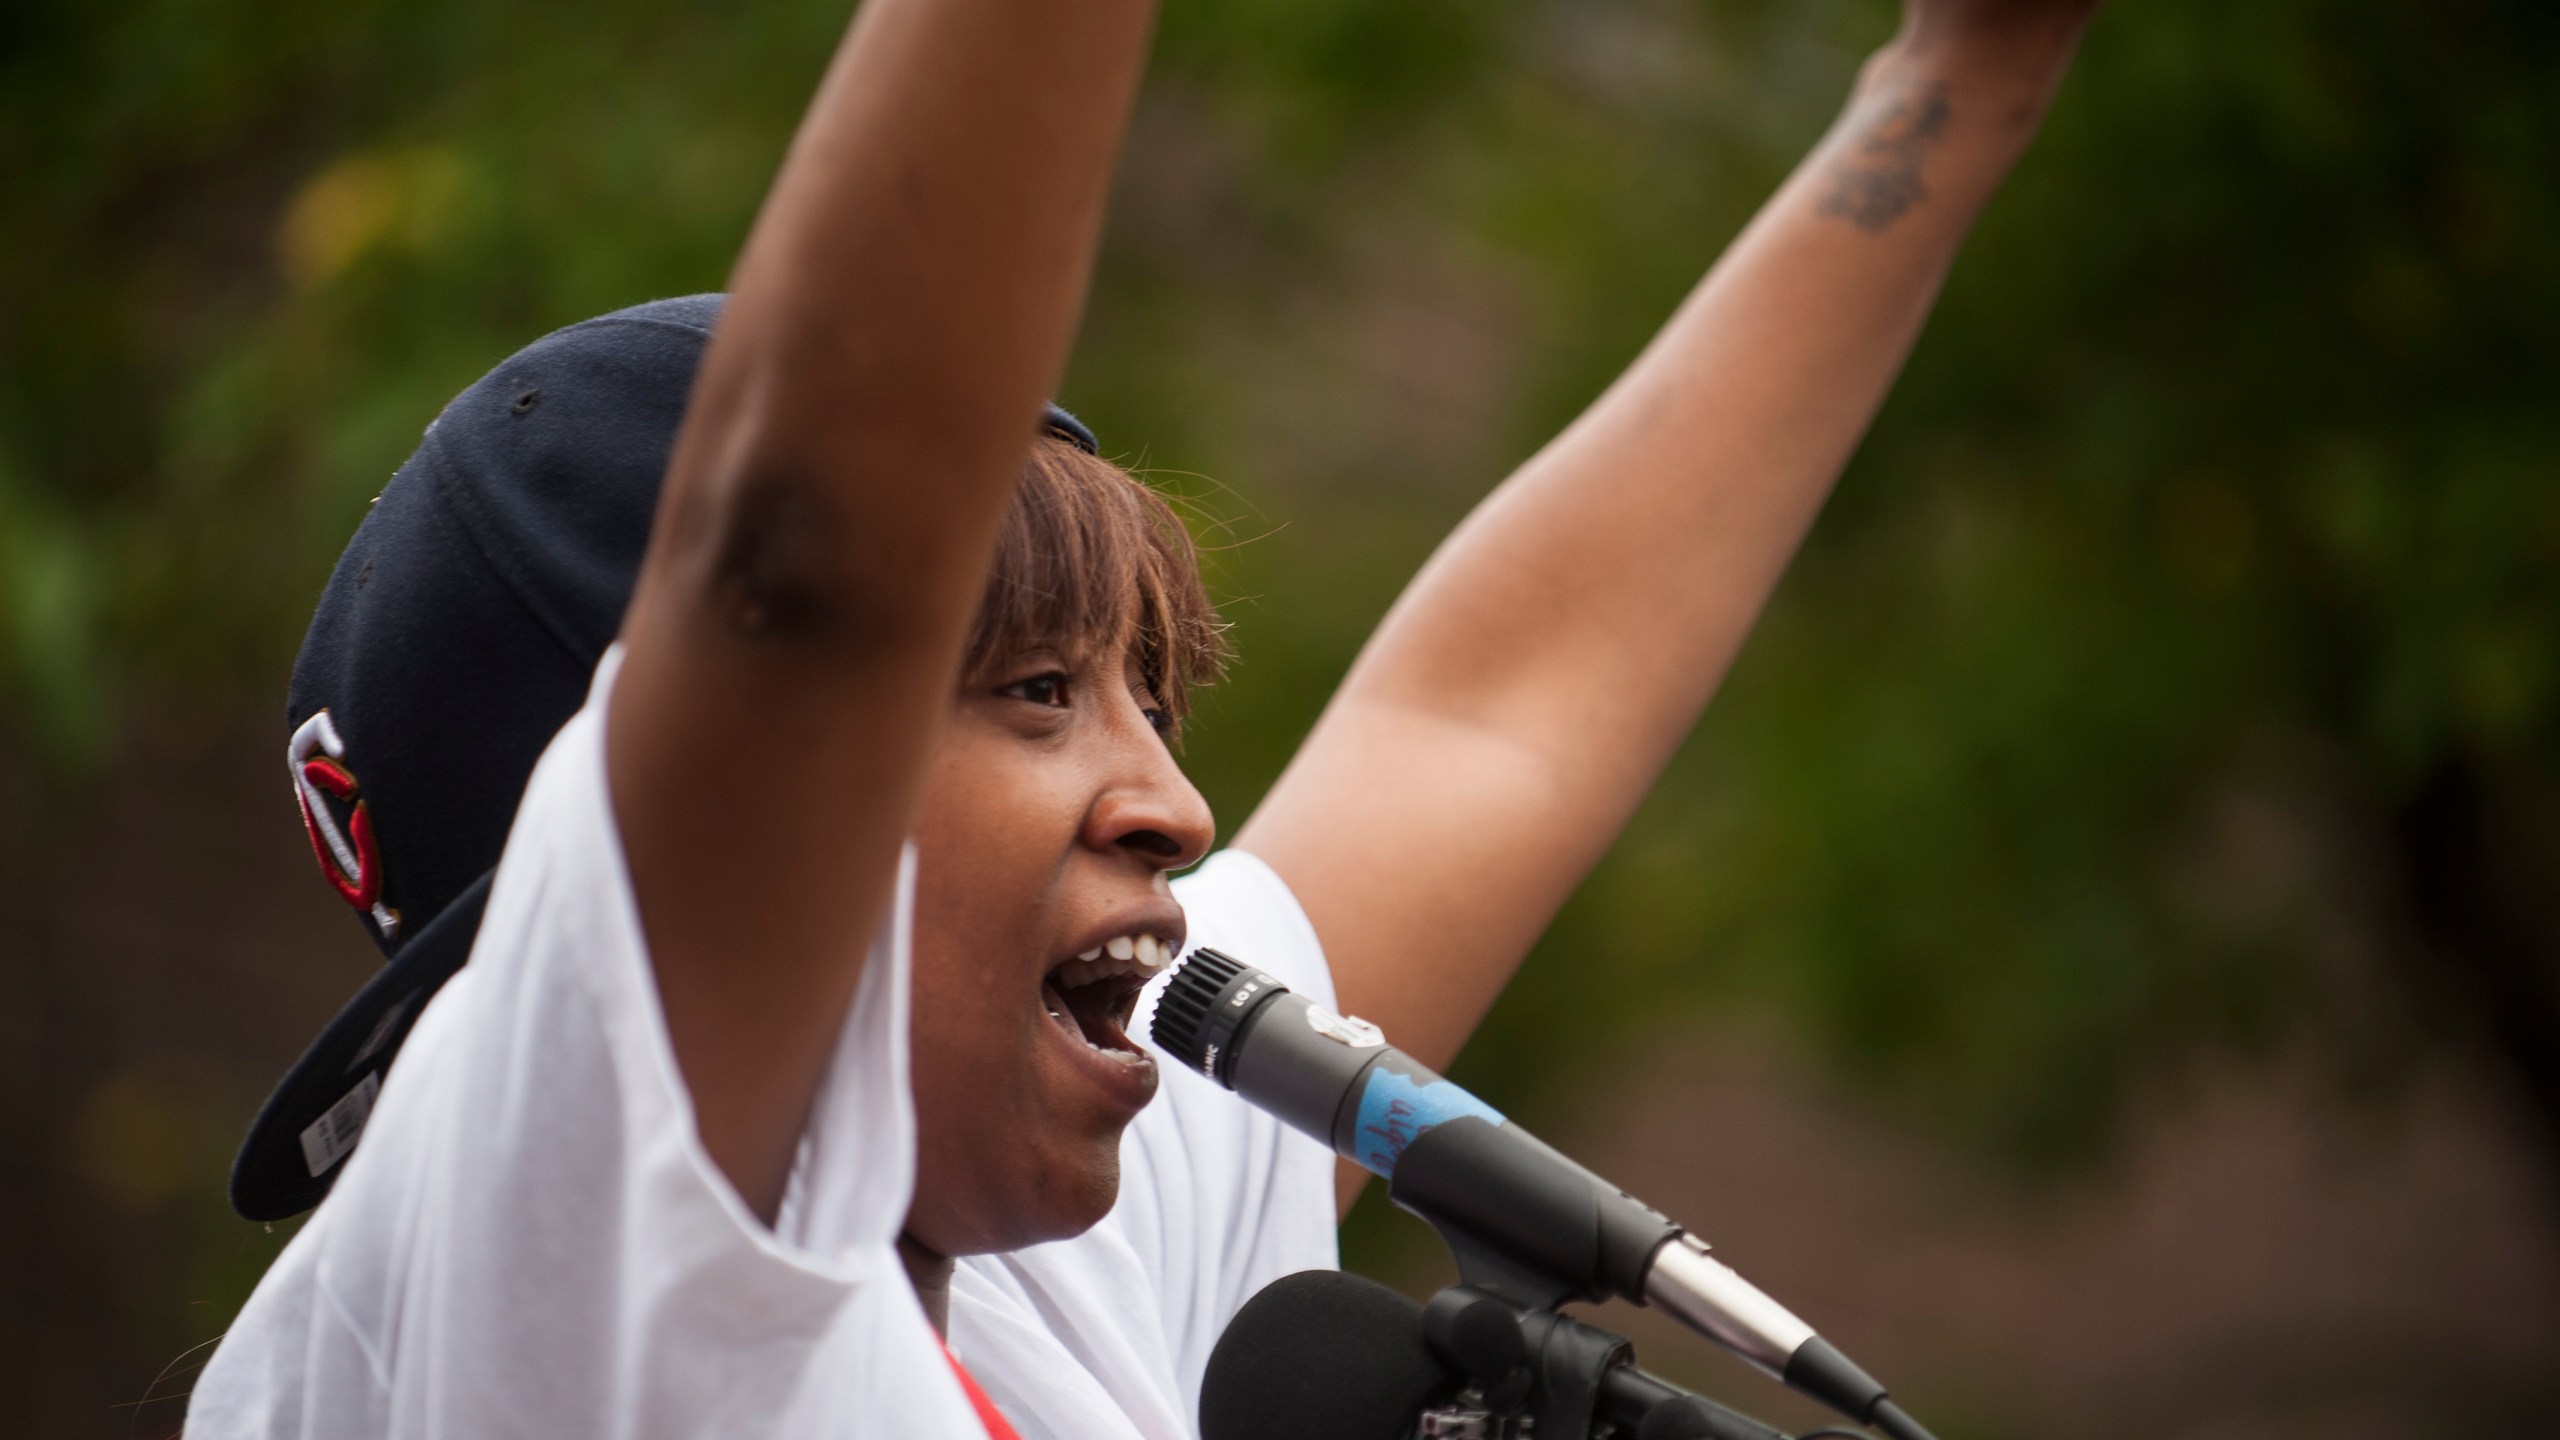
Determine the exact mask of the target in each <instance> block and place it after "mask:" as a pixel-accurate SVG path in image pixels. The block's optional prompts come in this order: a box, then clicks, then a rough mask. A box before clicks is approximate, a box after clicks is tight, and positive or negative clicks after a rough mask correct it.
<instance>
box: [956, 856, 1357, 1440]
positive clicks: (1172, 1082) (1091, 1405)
mask: <svg viewBox="0 0 2560 1440" xmlns="http://www.w3.org/2000/svg"><path fill="white" fill-rule="evenodd" d="M1173 888H1174V894H1175V896H1176V897H1177V898H1179V899H1180V900H1181V902H1182V908H1183V913H1184V917H1185V920H1186V923H1187V925H1188V927H1189V939H1190V943H1191V944H1194V945H1207V946H1211V947H1214V948H1216V949H1219V950H1223V951H1226V952H1227V953H1228V954H1231V955H1233V956H1235V957H1236V958H1237V959H1239V960H1242V961H1244V962H1245V963H1246V964H1248V965H1252V966H1255V967H1257V968H1259V969H1262V970H1267V971H1269V972H1270V973H1272V974H1273V975H1276V976H1278V977H1279V978H1280V979H1281V980H1282V981H1283V982H1284V983H1286V984H1287V985H1288V986H1289V988H1291V989H1293V990H1295V991H1297V992H1298V993H1299V994H1302V995H1304V996H1306V997H1307V998H1308V999H1310V1000H1313V1001H1315V1002H1316V1003H1317V1004H1320V1005H1324V1006H1327V1007H1331V1006H1332V1005H1333V1004H1334V996H1333V976H1332V972H1331V971H1330V970H1328V969H1327V968H1326V965H1325V958H1324V950H1323V947H1322V946H1320V945H1319V944H1317V942H1316V935H1315V930H1314V927H1312V926H1311V925H1309V924H1308V923H1307V917H1306V914H1305V912H1304V911H1302V910H1300V909H1299V908H1298V902H1297V899H1296V897H1294V896H1292V895H1291V894H1290V893H1289V887H1288V886H1287V885H1285V884H1283V883H1282V882H1281V880H1280V877H1279V876H1278V875H1276V874H1274V873H1272V870H1271V867H1270V866H1268V865H1265V864H1263V863H1262V861H1260V860H1258V859H1256V858H1255V857H1253V856H1252V855H1249V854H1246V853H1244V852H1242V851H1236V850H1229V851H1226V852H1224V853H1222V854H1220V855H1218V856H1216V857H1214V858H1212V859H1211V860H1210V861H1209V863H1207V864H1206V865H1203V866H1201V867H1200V868H1199V869H1198V870H1196V871H1194V872H1192V873H1191V874H1190V875H1187V876H1185V877H1183V878H1182V879H1180V880H1177V881H1175V882H1174V887H1173ZM1162 989H1163V981H1162V980H1161V979H1159V980H1158V981H1157V982H1156V983H1155V984H1154V985H1151V986H1150V987H1149V988H1148V990H1147V991H1146V993H1145V995H1144V996H1143V997H1142V998H1141V1000H1140V1002H1139V1006H1138V1011H1137V1014H1136V1016H1135V1017H1134V1019H1133V1021H1132V1023H1131V1024H1130V1026H1129V1032H1130V1033H1131V1034H1132V1035H1141V1036H1143V1035H1145V1034H1146V1031H1147V1022H1148V1021H1149V1020H1150V1019H1151V1018H1152V1017H1153V1015H1154V1013H1155V1002H1156V996H1157V995H1158V994H1159V993H1160V992H1161V991H1162ZM1157 1063H1158V1064H1159V1065H1160V1066H1161V1067H1162V1069H1163V1073H1164V1083H1163V1086H1162V1088H1161V1089H1160V1090H1159V1091H1158V1092H1157V1094H1156V1099H1155V1103H1153V1104H1151V1105H1149V1106H1148V1107H1147V1108H1146V1109H1145V1110H1143V1111H1141V1112H1139V1115H1138V1118H1137V1120H1136V1121H1135V1122H1134V1123H1132V1124H1131V1125H1130V1127H1129V1129H1128V1132H1127V1134H1126V1135H1125V1136H1124V1137H1123V1138H1122V1140H1121V1143H1120V1202H1119V1204H1118V1205H1117V1206H1116V1207H1115V1208H1114V1209H1113V1210H1112V1212H1111V1214H1110V1215H1109V1216H1108V1217H1106V1218H1105V1219H1104V1220H1103V1222H1102V1223H1101V1224H1099V1225H1097V1226H1095V1227H1094V1228H1093V1229H1091V1230H1089V1231H1087V1232H1086V1233H1084V1234H1083V1235H1080V1236H1078V1237H1076V1238H1075V1239H1073V1240H1062V1241H1059V1242H1057V1243H1056V1244H1051V1245H1038V1246H1034V1247H1032V1248H1030V1249H1028V1250H1018V1251H1014V1252H1012V1253H1010V1254H1005V1255H984V1256H974V1257H971V1258H969V1259H966V1260H963V1261H962V1262H961V1263H960V1265H959V1269H958V1273H957V1274H956V1275H954V1276H953V1278H952V1285H951V1348H952V1349H953V1350H954V1351H955V1352H957V1353H958V1354H959V1355H960V1357H961V1358H962V1360H964V1361H965V1362H967V1364H968V1366H969V1372H970V1374H972V1375H974V1376H975V1377H977V1381H978V1383H979V1385H980V1386H982V1387H984V1389H985V1390H986V1392H987V1394H988V1396H989V1397H990V1398H991V1399H993V1400H994V1401H995V1403H996V1406H997V1408H999V1409H1001V1410H1002V1411H1003V1412H1004V1414H1005V1418H1006V1419H1008V1420H1010V1421H1012V1422H1013V1425H1014V1428H1015V1429H1016V1430H1019V1431H1020V1432H1021V1433H1022V1437H1023V1440H1188V1437H1191V1436H1194V1435H1196V1434H1198V1433H1199V1418H1198V1417H1199V1409H1200V1376H1201V1372H1202V1370H1203V1369H1204V1368H1205V1367H1206V1366H1207V1365H1208V1363H1209V1351H1210V1349H1211V1348H1212V1347H1213V1346H1215V1345H1216V1344H1217V1341H1218V1336H1219V1334H1220V1333H1221V1332H1223V1331H1224V1330H1225V1329H1226V1326H1227V1322H1228V1321H1229V1320H1231V1319H1233V1318H1234V1317H1235V1313H1236V1311H1237V1310H1238V1309H1239V1308H1241V1307H1242V1306H1243V1304H1244V1302H1245V1301H1247V1300H1249V1299H1251V1298H1253V1294H1254V1292H1255V1291H1257V1290H1260V1289H1261V1288H1262V1287H1263V1286H1265V1285H1267V1284H1269V1283H1271V1282H1272V1281H1274V1280H1276V1279H1279V1278H1280V1277H1281V1276H1283V1275H1287V1274H1291V1273H1293V1272H1295V1271H1299V1270H1314V1269H1331V1268H1333V1267H1334V1266H1335V1265H1336V1264H1337V1263H1338V1260H1337V1251H1336V1248H1335V1240H1334V1188H1333V1177H1334V1161H1333V1152H1332V1150H1330V1149H1329V1148H1327V1147H1326V1146H1324V1145H1322V1144H1319V1143H1318V1142H1316V1141H1314V1140H1311V1139H1309V1138H1307V1137H1306V1136H1303V1135H1300V1134H1298V1133H1297V1132H1296V1131H1294V1130H1290V1129H1288V1128H1286V1127H1284V1126H1283V1125H1281V1124H1280V1122H1279V1121H1277V1120H1274V1119H1272V1118H1271V1117H1270V1116H1269V1115H1266V1114H1264V1113H1263V1112H1262V1111H1260V1110H1257V1109H1254V1108H1253V1107H1252V1106H1250V1105H1247V1104H1246V1103H1245V1102H1244V1101H1243V1100H1242V1099H1240V1098H1239V1097H1237V1096H1236V1095H1234V1094H1232V1093H1230V1092H1228V1091H1227V1090H1224V1089H1222V1088H1220V1087H1219V1086H1217V1085H1216V1084H1213V1083H1212V1082H1210V1081H1208V1080H1206V1079H1203V1078H1202V1077H1201V1076H1200V1075H1199V1074H1197V1073H1196V1072H1194V1071H1191V1070H1189V1069H1186V1068H1185V1067H1184V1066H1183V1065H1182V1064H1181V1063H1180V1062H1179V1061H1176V1060H1174V1059H1172V1058H1171V1057H1169V1056H1166V1055H1164V1054H1163V1053H1162V1052H1158V1053H1157Z"/></svg>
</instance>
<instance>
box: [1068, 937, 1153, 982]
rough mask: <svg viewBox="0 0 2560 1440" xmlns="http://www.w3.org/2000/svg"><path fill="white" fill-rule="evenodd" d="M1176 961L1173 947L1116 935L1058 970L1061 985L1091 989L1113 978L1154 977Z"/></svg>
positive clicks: (1151, 939) (1149, 940) (1146, 938)
mask: <svg viewBox="0 0 2560 1440" xmlns="http://www.w3.org/2000/svg"><path fill="white" fill-rule="evenodd" d="M1172 961H1173V946H1172V945H1171V944H1169V943H1167V942H1166V941H1163V940H1159V939H1157V938H1156V937H1155V936H1153V935H1114V936H1112V937H1111V938H1110V939H1108V940H1105V941H1103V942H1102V943H1101V944H1099V945H1096V946H1094V947H1093V948H1092V949H1090V950H1087V951H1085V952H1084V953H1082V954H1080V955H1078V956H1076V958H1074V959H1073V960H1070V961H1068V962H1067V963H1066V964H1064V965H1061V966H1059V967H1058V970H1057V976H1058V983H1059V984H1061V985H1089V984H1092V983H1093V982H1094V981H1096V980H1103V979H1108V978H1110V977H1111V976H1114V975H1152V974H1154V973H1155V972H1156V971H1158V970H1161V969H1163V968H1164V967H1165V966H1167V965H1169V964H1171V963H1172Z"/></svg>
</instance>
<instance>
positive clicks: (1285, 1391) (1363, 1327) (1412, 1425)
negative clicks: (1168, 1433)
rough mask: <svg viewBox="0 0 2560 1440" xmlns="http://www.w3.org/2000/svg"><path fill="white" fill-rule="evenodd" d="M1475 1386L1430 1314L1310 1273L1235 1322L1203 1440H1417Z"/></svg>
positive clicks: (1216, 1352)
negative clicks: (1430, 1418)
mask: <svg viewBox="0 0 2560 1440" xmlns="http://www.w3.org/2000/svg"><path fill="white" fill-rule="evenodd" d="M1463 1380H1464V1377H1463V1376H1461V1375H1459V1374H1458V1373H1457V1372H1455V1371H1453V1370H1451V1369H1449V1368H1448V1367H1446V1366H1444V1365H1442V1364H1441V1363H1440V1360H1439V1358H1438V1357H1437V1356H1435V1355H1433V1354H1432V1353H1431V1348H1430V1346H1429V1345H1427V1344H1425V1343H1424V1341H1423V1334H1422V1311H1421V1309H1420V1307H1418V1306H1416V1305H1415V1304H1414V1303H1413V1302H1412V1301H1410V1300H1408V1299H1406V1298H1405V1297H1403V1296H1402V1295H1399V1294H1397V1293H1396V1292H1395V1291H1393V1290H1390V1289H1388V1288H1387V1287H1386V1286H1384V1285H1381V1284H1379V1283H1378V1282H1377V1281H1375V1280H1370V1279H1365V1278H1363V1277H1361V1276H1358V1275H1352V1274H1348V1273H1346V1272H1344V1271H1340V1270H1301V1271H1299V1272H1298V1273H1297V1274H1294V1275H1284V1276H1282V1277H1281V1278H1279V1279H1277V1280H1274V1281H1272V1282H1271V1283H1270V1284H1268V1285H1265V1286H1264V1287H1262V1289H1261V1290H1260V1291H1259V1292H1258V1293H1256V1294H1255V1295H1254V1297H1253V1298H1252V1299H1250V1300H1248V1301H1246V1302H1245V1303H1244V1308H1243V1309H1241V1310H1239V1311H1237V1312H1236V1318H1235V1319H1233V1320H1231V1321H1229V1322H1228V1323H1227V1328H1226V1332H1225V1333H1224V1334H1222V1335H1220V1336H1219V1337H1218V1344H1217V1348H1215V1349H1213V1350H1211V1351H1210V1352H1209V1368H1208V1370H1207V1371H1206V1373H1204V1374H1203V1375H1202V1376H1201V1379H1200V1440H1307V1437H1308V1436H1311V1435H1320V1436H1325V1437H1328V1440H1409V1437H1411V1436H1412V1435H1413V1434H1414V1432H1415V1429H1416V1427H1417V1426H1418V1425H1419V1423H1420V1421H1421V1416H1422V1412H1423V1411H1424V1410H1425V1409H1428V1408H1429V1407H1431V1406H1433V1405H1436V1404H1438V1403H1440V1402H1442V1401H1444V1400H1446V1399H1448V1398H1449V1397H1451V1396H1453V1395H1455V1394H1456V1393H1457V1391H1458V1387H1459V1386H1460V1384H1461V1383H1463Z"/></svg>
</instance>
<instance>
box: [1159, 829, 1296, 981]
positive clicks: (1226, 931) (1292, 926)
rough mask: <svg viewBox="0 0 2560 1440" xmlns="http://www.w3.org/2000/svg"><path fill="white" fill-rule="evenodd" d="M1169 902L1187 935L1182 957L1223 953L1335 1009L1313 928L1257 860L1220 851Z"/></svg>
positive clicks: (1274, 874)
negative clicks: (1187, 952)
mask: <svg viewBox="0 0 2560 1440" xmlns="http://www.w3.org/2000/svg"><path fill="white" fill-rule="evenodd" d="M1173 895H1174V898H1175V899H1176V900H1179V901H1181V902H1182V912H1183V916H1184V918H1185V921H1186V923H1187V924H1188V927H1189V937H1188V939H1187V940H1186V941H1185V948H1186V949H1196V948H1198V947H1200V946H1203V945H1205V946H1208V947H1210V948H1212V949H1216V950H1223V951H1225V952H1227V953H1228V954H1230V955H1233V956H1235V957H1236V958H1237V959H1239V960H1242V961H1244V962H1245V963H1246V964H1248V965H1251V966H1253V967H1255V968H1256V969H1259V970H1266V971H1269V972H1270V973H1271V974H1273V975H1277V976H1279V977H1280V979H1281V980H1282V981H1283V982H1284V983H1286V984H1287V985H1288V986H1289V988H1290V989H1292V990H1295V991H1297V992H1298V993H1299V994H1302V995H1305V996H1306V997H1308V998H1309V999H1311V1000H1314V1001H1315V1002H1316V1003H1318V1004H1320V1005H1328V1006H1329V1005H1332V1004H1333V1003H1334V994H1333V970H1332V967H1331V966H1330V965H1329V964H1328V963H1327V962H1326V960H1325V954H1324V943H1323V941H1322V940H1321V939H1320V938H1319V937H1318V936H1317V935H1316V929H1315V925H1314V924H1313V923H1312V922H1310V921H1309V920H1308V919H1307V912H1306V910H1305V909H1304V908H1303V907H1301V906H1300V905H1299V904H1298V897H1297V895H1296V894H1295V893H1293V892H1292V891H1291V890H1290V889H1289V886H1288V882H1286V881H1284V880H1282V879H1281V878H1280V875H1279V872H1278V871H1276V870H1273V869H1272V868H1271V867H1270V866H1269V865H1267V864H1265V863H1263V860H1262V858H1261V857H1260V856H1258V855H1255V854H1253V853H1252V852H1250V851H1246V850H1232V849H1230V850H1221V851H1219V852H1218V853H1217V854H1215V855H1212V856H1210V857H1209V859H1208V860H1207V861H1206V862H1205V863H1203V864H1202V865H1201V866H1200V868H1198V869H1196V870H1194V871H1192V872H1191V873H1190V874H1188V875H1185V876H1183V877H1182V878H1181V879H1179V880H1176V881H1174V882H1173Z"/></svg>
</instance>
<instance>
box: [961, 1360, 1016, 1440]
mask: <svg viewBox="0 0 2560 1440" xmlns="http://www.w3.org/2000/svg"><path fill="white" fill-rule="evenodd" d="M942 1358H943V1359H945V1360H948V1361H950V1362H951V1373H952V1374H954V1375H957V1376H959V1377H960V1389H961V1391H962V1393H964V1394H966V1395H967V1396H968V1397H969V1405H970V1408H971V1409H974V1410H976V1411H977V1412H978V1423H979V1424H981V1425H984V1426H986V1427H987V1440H1022V1437H1021V1436H1019V1435H1017V1434H1015V1433H1014V1431H1013V1422H1012V1421H1010V1420H1007V1419H1005V1418H1004V1412H1003V1411H1001V1410H999V1409H997V1408H996V1402H994V1401H993V1400H990V1399H988V1398H987V1392H986V1391H984V1390H981V1389H979V1388H978V1381H977V1377H975V1376H973V1375H971V1374H970V1373H969V1367H968V1366H966V1365H963V1364H961V1363H960V1357H959V1356H957V1355H954V1354H952V1353H951V1347H950V1346H948V1345H945V1346H943V1347H942Z"/></svg>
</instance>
